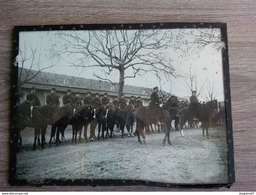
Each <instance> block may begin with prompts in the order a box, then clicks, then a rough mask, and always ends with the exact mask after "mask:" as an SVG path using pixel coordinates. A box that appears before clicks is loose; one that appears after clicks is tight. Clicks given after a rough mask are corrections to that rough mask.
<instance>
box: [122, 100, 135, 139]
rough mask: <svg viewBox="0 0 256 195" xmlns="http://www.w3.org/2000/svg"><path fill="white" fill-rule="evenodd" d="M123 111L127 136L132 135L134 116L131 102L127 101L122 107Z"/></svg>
mask: <svg viewBox="0 0 256 195" xmlns="http://www.w3.org/2000/svg"><path fill="white" fill-rule="evenodd" d="M123 111H124V113H125V127H126V129H127V131H128V136H132V137H133V125H134V121H135V116H134V111H135V107H134V105H133V104H132V103H129V104H128V105H127V106H126V107H125V108H124V110H123Z"/></svg>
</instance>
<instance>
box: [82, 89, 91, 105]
mask: <svg viewBox="0 0 256 195" xmlns="http://www.w3.org/2000/svg"><path fill="white" fill-rule="evenodd" d="M86 104H88V105H91V104H92V96H91V93H90V92H87V95H86V97H84V105H86Z"/></svg>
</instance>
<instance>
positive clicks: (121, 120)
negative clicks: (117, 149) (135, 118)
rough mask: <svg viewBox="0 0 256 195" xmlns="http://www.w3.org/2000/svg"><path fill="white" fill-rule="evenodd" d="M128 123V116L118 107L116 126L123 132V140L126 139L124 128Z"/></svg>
mask: <svg viewBox="0 0 256 195" xmlns="http://www.w3.org/2000/svg"><path fill="white" fill-rule="evenodd" d="M125 122H126V115H125V112H124V111H123V110H121V108H119V107H116V125H117V127H118V128H119V129H120V130H121V133H122V138H124V128H125Z"/></svg>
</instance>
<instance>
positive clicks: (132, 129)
mask: <svg viewBox="0 0 256 195" xmlns="http://www.w3.org/2000/svg"><path fill="white" fill-rule="evenodd" d="M131 136H132V137H133V136H134V134H133V123H132V124H131Z"/></svg>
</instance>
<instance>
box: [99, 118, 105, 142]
mask: <svg viewBox="0 0 256 195" xmlns="http://www.w3.org/2000/svg"><path fill="white" fill-rule="evenodd" d="M101 128H102V125H101V122H99V123H98V140H100V129H101ZM103 136H104V135H103Z"/></svg>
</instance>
